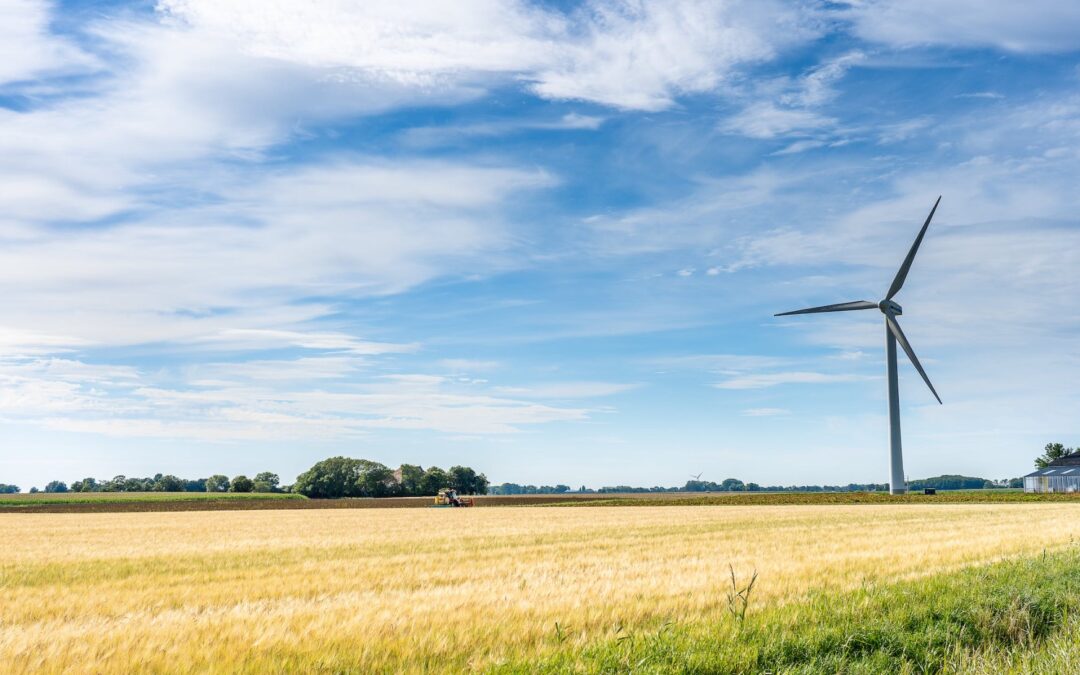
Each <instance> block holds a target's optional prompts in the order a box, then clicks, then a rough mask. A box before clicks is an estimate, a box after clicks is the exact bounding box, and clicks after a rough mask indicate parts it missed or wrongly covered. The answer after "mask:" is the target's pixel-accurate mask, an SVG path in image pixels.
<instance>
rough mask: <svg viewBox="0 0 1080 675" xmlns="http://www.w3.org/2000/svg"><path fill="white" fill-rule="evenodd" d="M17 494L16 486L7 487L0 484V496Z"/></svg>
mask: <svg viewBox="0 0 1080 675" xmlns="http://www.w3.org/2000/svg"><path fill="white" fill-rule="evenodd" d="M18 492H19V486H18V485H8V484H7V483H0V495H13V494H17V493H18Z"/></svg>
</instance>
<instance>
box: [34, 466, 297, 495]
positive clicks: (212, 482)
mask: <svg viewBox="0 0 1080 675" xmlns="http://www.w3.org/2000/svg"><path fill="white" fill-rule="evenodd" d="M287 491H288V489H287V488H283V487H282V486H281V479H280V478H279V477H278V475H277V474H276V473H272V472H270V471H263V472H262V473H259V474H256V475H255V477H254V478H248V477H247V476H244V475H240V476H236V477H234V478H231V479H230V478H229V477H228V476H224V475H222V474H215V475H213V476H210V477H209V478H179V477H177V476H174V475H172V474H160V473H159V474H156V475H154V476H153V477H149V478H135V477H128V476H123V475H121V476H114V477H113V478H110V479H107V480H98V479H96V478H83V479H82V480H77V481H74V482H73V483H72V484H71V485H70V486H69V485H67V484H66V483H64V482H63V481H58V480H54V481H52V482H50V483H49V484H48V485H46V486H45V492H287Z"/></svg>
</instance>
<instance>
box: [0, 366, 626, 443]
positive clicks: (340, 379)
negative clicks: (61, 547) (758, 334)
mask: <svg viewBox="0 0 1080 675" xmlns="http://www.w3.org/2000/svg"><path fill="white" fill-rule="evenodd" d="M366 366H367V363H366V362H365V361H364V360H363V359H361V358H358V357H355V356H340V355H333V354H330V355H321V356H312V357H304V358H299V359H280V360H266V359H264V360H248V361H236V362H229V363H207V364H201V365H198V366H195V367H191V368H187V369H183V370H180V371H176V370H169V369H156V370H154V371H141V370H138V369H135V368H131V367H128V366H112V365H94V364H88V363H84V362H80V361H75V360H70V359H64V360H60V359H16V360H6V361H4V360H0V419H2V420H4V421H5V422H6V423H9V424H14V423H18V424H24V425H32V426H37V427H44V428H48V429H55V430H63V431H70V432H77V433H89V434H101V435H105V436H112V437H144V438H166V439H192V440H198V441H203V442H220V441H238V440H310V439H342V438H350V437H355V436H357V435H362V434H365V433H368V432H370V431H372V430H376V429H397V430H415V431H425V430H426V431H438V432H443V433H452V434H462V433H468V434H473V435H475V434H510V433H516V432H519V431H521V429H522V427H527V426H529V425H534V424H543V423H548V422H559V421H575V420H582V419H585V418H586V417H587V416H588V414H589V411H588V410H585V409H582V408H575V407H565V406H554V405H548V404H542V403H537V402H535V401H534V400H532V399H536V398H541V399H543V398H581V397H588V396H600V395H605V394H607V393H615V391H618V390H621V389H620V388H625V387H626V386H627V385H607V390H606V391H601V389H600V385H602V384H603V383H568V384H566V385H564V390H563V391H562V392H561V395H558V396H556V395H554V394H556V393H557V392H556V391H555V390H552V391H548V392H545V391H543V388H542V387H541V388H538V389H537V390H535V391H534V390H532V389H531V388H529V389H525V390H522V391H520V392H516V393H511V392H498V393H497V395H492V394H488V393H483V392H479V393H477V392H473V391H470V392H468V393H462V392H459V391H455V389H454V387H453V384H452V383H450V382H448V381H447V380H446V379H445V378H442V377H438V376H431V375H423V374H399V375H392V376H382V377H379V376H373V377H366V378H365V377H363V376H362V374H358V371H359V370H361V369H363V368H364V367H366Z"/></svg>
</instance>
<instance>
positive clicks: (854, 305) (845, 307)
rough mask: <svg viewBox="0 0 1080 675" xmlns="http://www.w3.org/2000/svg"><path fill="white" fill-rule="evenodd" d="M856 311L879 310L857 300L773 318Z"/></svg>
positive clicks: (873, 303)
mask: <svg viewBox="0 0 1080 675" xmlns="http://www.w3.org/2000/svg"><path fill="white" fill-rule="evenodd" d="M855 309H877V303H876V302H867V301H866V300H856V301H855V302H841V303H840V304H837V305H824V306H822V307H811V308H809V309H797V310H795V311H794V312H781V313H780V314H774V315H773V316H789V315H791V314H818V313H819V312H850V311H852V310H855Z"/></svg>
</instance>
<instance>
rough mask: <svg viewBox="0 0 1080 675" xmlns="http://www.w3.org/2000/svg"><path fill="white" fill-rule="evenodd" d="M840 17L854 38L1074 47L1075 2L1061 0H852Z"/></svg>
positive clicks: (1078, 38) (1078, 26)
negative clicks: (851, 25) (848, 24)
mask: <svg viewBox="0 0 1080 675" xmlns="http://www.w3.org/2000/svg"><path fill="white" fill-rule="evenodd" d="M843 15H844V16H846V17H847V18H848V19H850V20H851V21H852V22H853V23H854V31H855V33H856V34H857V35H858V36H859V37H861V38H863V39H866V40H870V41H873V42H882V43H886V44H889V45H895V46H899V47H910V46H918V45H943V46H959V47H983V46H986V47H996V48H999V49H1005V50H1008V51H1015V52H1061V51H1071V50H1074V49H1077V48H1080V5H1077V4H1076V3H1074V2H1063V1H1062V0H1029V1H1028V2H1022V3H1020V2H1011V1H1010V0H953V1H951V2H946V3H943V2H936V1H935V0H858V1H856V2H852V3H850V8H849V9H847V10H846V11H844V12H843Z"/></svg>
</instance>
